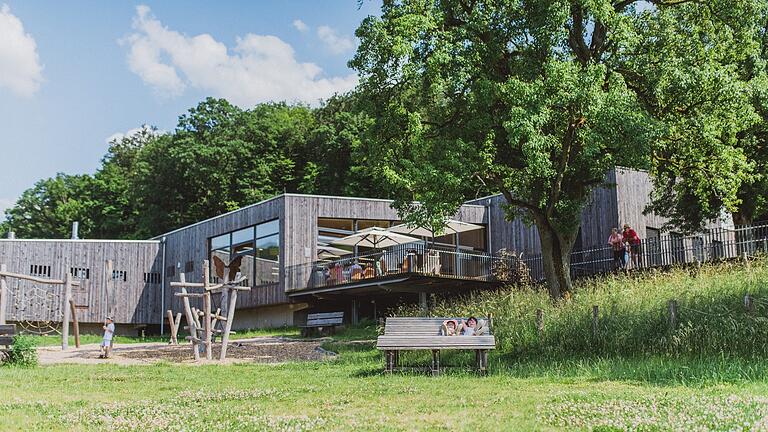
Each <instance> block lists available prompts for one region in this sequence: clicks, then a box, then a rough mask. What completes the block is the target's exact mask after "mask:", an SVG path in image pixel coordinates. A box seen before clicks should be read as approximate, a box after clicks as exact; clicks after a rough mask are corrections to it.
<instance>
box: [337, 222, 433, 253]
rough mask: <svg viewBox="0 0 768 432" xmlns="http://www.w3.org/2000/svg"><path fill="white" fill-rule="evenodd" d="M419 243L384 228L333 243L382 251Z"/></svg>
mask: <svg viewBox="0 0 768 432" xmlns="http://www.w3.org/2000/svg"><path fill="white" fill-rule="evenodd" d="M418 241H420V240H419V239H417V238H415V237H410V236H407V235H405V234H400V233H396V232H392V231H389V230H387V229H384V228H379V227H371V228H366V229H364V230H361V231H358V232H356V233H354V234H351V235H348V236H346V237H342V238H340V239H338V240H335V241H333V242H331V243H332V244H335V245H339V246H363V247H370V248H374V249H381V248H386V247H390V246H395V245H401V244H405V243H413V242H418Z"/></svg>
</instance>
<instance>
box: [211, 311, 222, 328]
mask: <svg viewBox="0 0 768 432" xmlns="http://www.w3.org/2000/svg"><path fill="white" fill-rule="evenodd" d="M220 316H221V308H216V315H215V316H214V317H213V319H212V320H211V330H215V329H216V323H218V322H219V317H220Z"/></svg>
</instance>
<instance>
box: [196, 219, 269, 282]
mask: <svg viewBox="0 0 768 432" xmlns="http://www.w3.org/2000/svg"><path fill="white" fill-rule="evenodd" d="M279 233H280V221H279V220H272V221H269V222H265V223H263V224H259V225H256V226H251V227H248V228H244V229H241V230H238V231H234V232H232V233H228V234H224V235H221V236H217V237H212V238H210V239H209V258H210V260H211V261H213V257H214V256H215V257H218V258H220V259H221V260H222V261H224V263H225V264H227V265H228V264H229V263H230V262H231V261H232V260H234V259H235V258H237V257H242V258H243V259H242V262H241V265H240V275H241V276H245V278H246V280H245V281H243V284H244V285H249V286H258V285H262V284H270V283H277V282H279V280H280V234H279ZM214 268H215V267H214V265H213V262H211V272H212V273H211V274H212V276H215V270H214ZM214 282H219V281H218V280H217V278H214Z"/></svg>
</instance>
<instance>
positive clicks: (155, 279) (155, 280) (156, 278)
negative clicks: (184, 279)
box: [144, 267, 173, 284]
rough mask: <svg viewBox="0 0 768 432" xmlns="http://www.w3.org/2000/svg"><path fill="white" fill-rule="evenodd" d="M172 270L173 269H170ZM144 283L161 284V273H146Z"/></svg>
mask: <svg viewBox="0 0 768 432" xmlns="http://www.w3.org/2000/svg"><path fill="white" fill-rule="evenodd" d="M170 268H173V267H170ZM144 283H148V284H159V283H160V273H158V272H151V273H144Z"/></svg>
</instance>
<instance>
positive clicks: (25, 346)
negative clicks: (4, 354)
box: [5, 335, 37, 367]
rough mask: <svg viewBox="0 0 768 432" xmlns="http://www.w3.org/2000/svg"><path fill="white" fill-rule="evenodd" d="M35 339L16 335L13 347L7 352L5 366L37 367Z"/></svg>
mask: <svg viewBox="0 0 768 432" xmlns="http://www.w3.org/2000/svg"><path fill="white" fill-rule="evenodd" d="M35 348H36V343H35V339H34V338H32V337H31V336H24V335H16V336H15V337H14V338H13V346H11V350H10V351H9V352H8V359H7V361H6V362H5V364H8V365H14V366H21V367H32V366H37V350H36V349H35Z"/></svg>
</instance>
